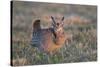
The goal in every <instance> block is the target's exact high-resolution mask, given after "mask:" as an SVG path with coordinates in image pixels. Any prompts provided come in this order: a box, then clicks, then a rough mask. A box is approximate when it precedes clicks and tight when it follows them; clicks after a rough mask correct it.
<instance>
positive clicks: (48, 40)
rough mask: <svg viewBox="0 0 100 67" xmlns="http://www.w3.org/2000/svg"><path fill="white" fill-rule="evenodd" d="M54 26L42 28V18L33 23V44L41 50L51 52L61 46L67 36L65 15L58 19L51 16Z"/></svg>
mask: <svg viewBox="0 0 100 67" xmlns="http://www.w3.org/2000/svg"><path fill="white" fill-rule="evenodd" d="M51 19H52V21H53V22H52V27H50V28H46V29H44V28H41V26H40V20H35V22H34V23H33V35H32V46H34V47H37V48H38V49H39V50H40V51H44V52H47V53H51V52H54V51H56V50H57V49H59V48H61V47H62V46H63V45H64V43H65V41H66V36H65V33H64V29H63V25H64V22H63V20H64V17H62V18H61V19H57V18H54V17H52V16H51Z"/></svg>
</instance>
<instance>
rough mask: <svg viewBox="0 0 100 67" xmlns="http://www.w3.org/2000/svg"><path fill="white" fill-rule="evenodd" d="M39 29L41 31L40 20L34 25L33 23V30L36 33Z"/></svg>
mask: <svg viewBox="0 0 100 67" xmlns="http://www.w3.org/2000/svg"><path fill="white" fill-rule="evenodd" d="M38 29H41V26H40V20H39V19H38V20H35V21H34V23H33V30H34V31H36V30H38Z"/></svg>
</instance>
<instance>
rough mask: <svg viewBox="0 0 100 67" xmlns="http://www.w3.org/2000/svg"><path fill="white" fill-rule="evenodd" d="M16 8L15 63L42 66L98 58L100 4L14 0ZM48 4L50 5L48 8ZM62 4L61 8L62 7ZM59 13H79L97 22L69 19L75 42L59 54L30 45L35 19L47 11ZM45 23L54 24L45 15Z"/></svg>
mask: <svg viewBox="0 0 100 67" xmlns="http://www.w3.org/2000/svg"><path fill="white" fill-rule="evenodd" d="M26 4H27V5H26ZM40 6H41V7H40ZM13 7H14V8H13V19H12V20H13V24H12V59H11V61H12V63H13V65H18V66H19V65H40V64H56V63H72V62H87V61H96V60H97V22H96V6H81V5H74V6H73V5H63V4H61V5H57V4H43V3H31V2H28V3H27V2H14V3H13ZM47 7H49V8H48V9H46V8H47ZM59 7H61V8H60V9H59ZM65 8H66V9H65ZM72 8H73V9H72ZM81 9H82V10H81ZM90 10H91V11H90ZM56 12H57V13H59V14H61V15H65V16H68V14H74V13H75V14H77V15H78V16H83V17H86V18H85V19H88V20H93V21H91V22H89V23H85V24H83V23H84V22H80V23H77V22H76V21H75V24H74V23H73V24H67V22H65V24H64V25H65V26H64V29H65V32H66V35H68V34H69V35H73V37H72V39H71V42H70V43H68V44H65V45H64V47H62V48H61V49H59V50H58V52H57V53H55V54H53V55H50V54H46V53H44V52H41V51H39V50H38V49H37V48H35V47H32V46H31V45H30V42H31V38H32V23H33V22H32V21H33V20H35V19H36V18H40V17H41V18H42V16H44V14H45V15H46V16H51V15H53V14H55V13H56ZM87 17H88V18H87ZM65 19H66V18H65ZM41 20H42V19H41ZM50 22H51V21H50ZM41 24H42V25H43V26H46V27H48V26H50V23H49V20H48V22H46V21H45V18H44V20H42V21H41Z"/></svg>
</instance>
